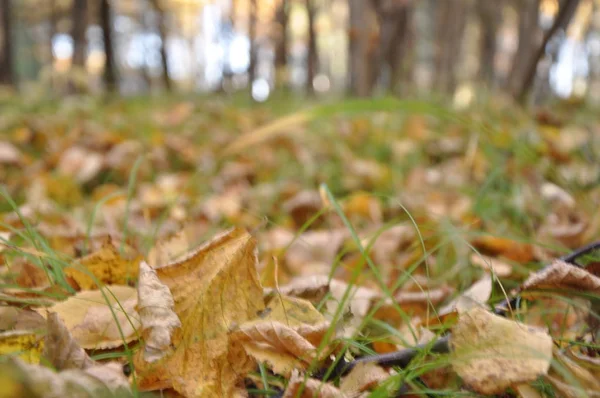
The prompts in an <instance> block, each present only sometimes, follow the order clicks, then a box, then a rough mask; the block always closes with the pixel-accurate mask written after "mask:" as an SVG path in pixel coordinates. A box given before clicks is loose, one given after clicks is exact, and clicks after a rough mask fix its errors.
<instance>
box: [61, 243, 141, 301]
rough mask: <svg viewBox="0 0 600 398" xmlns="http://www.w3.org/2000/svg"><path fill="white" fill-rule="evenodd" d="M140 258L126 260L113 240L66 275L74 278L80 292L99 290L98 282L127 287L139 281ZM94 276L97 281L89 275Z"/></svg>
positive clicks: (72, 267)
mask: <svg viewBox="0 0 600 398" xmlns="http://www.w3.org/2000/svg"><path fill="white" fill-rule="evenodd" d="M139 262H140V258H139V257H138V258H133V259H129V260H128V259H125V258H123V257H122V256H121V255H120V254H119V252H118V251H117V248H116V247H115V246H114V245H113V243H112V241H111V239H110V238H109V239H107V240H106V241H105V242H104V244H103V245H102V247H101V248H100V249H99V250H98V251H96V252H94V253H91V254H89V255H87V256H85V257H83V258H82V259H80V260H79V261H78V262H77V264H75V265H73V266H71V267H68V268H66V269H65V275H66V276H68V277H70V278H72V279H73V280H74V281H75V283H76V284H77V287H78V288H79V289H80V290H95V289H98V288H99V286H98V282H100V283H101V285H100V286H102V284H106V285H127V284H132V282H134V281H135V280H136V279H137V273H138V264H139ZM90 273H91V274H92V275H93V276H94V278H95V279H97V281H96V280H95V279H94V278H92V277H91V276H90V275H89V274H90Z"/></svg>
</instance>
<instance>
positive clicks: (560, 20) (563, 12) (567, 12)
mask: <svg viewBox="0 0 600 398" xmlns="http://www.w3.org/2000/svg"><path fill="white" fill-rule="evenodd" d="M578 5H579V0H563V1H562V2H561V4H560V7H559V10H558V14H557V15H556V17H555V18H554V22H553V23H552V26H551V27H550V29H548V31H547V32H546V33H545V34H544V38H543V40H542V42H541V44H540V45H539V46H538V47H537V49H536V51H535V52H534V53H533V56H532V57H531V59H530V60H529V62H528V63H527V66H526V68H525V74H524V76H523V78H522V79H521V81H520V84H518V86H517V87H518V91H517V92H516V94H517V99H519V100H521V101H523V100H524V99H525V97H526V95H527V93H528V92H529V90H530V89H531V86H532V85H533V81H534V79H535V74H536V71H537V65H538V63H539V61H540V59H541V58H542V56H543V55H544V52H545V50H546V46H547V45H548V42H549V41H550V39H551V38H552V37H553V36H554V35H555V34H556V32H558V31H559V30H560V29H566V28H567V26H568V25H569V23H570V22H571V19H572V18H573V15H575V11H576V10H577V6H578Z"/></svg>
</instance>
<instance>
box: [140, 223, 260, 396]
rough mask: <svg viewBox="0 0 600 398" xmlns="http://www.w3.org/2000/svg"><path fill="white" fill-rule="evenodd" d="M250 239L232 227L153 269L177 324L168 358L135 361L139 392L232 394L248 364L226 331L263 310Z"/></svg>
mask: <svg viewBox="0 0 600 398" xmlns="http://www.w3.org/2000/svg"><path fill="white" fill-rule="evenodd" d="M256 266H257V253H256V243H255V240H254V239H253V238H252V237H251V236H250V234H248V233H247V232H246V231H244V230H241V229H233V230H229V231H227V232H224V233H222V234H220V235H217V236H216V237H214V238H213V239H212V240H210V241H209V242H206V243H205V244H203V245H201V246H199V247H198V248H197V249H195V250H194V251H192V252H190V253H189V254H188V255H187V256H186V257H184V258H183V259H182V260H181V261H179V262H175V263H171V264H169V265H167V266H164V267H161V268H158V269H157V270H156V272H157V275H158V278H159V280H160V281H161V282H162V283H163V284H165V285H166V286H167V287H168V288H169V289H170V291H171V293H172V295H173V299H174V300H175V313H176V314H177V315H178V316H179V319H180V321H181V324H182V333H181V342H180V343H179V344H178V345H177V347H175V351H174V352H173V354H171V355H169V356H166V357H165V358H163V359H161V360H158V361H156V362H153V363H149V362H146V361H145V360H144V358H143V355H144V354H143V352H142V351H140V352H139V353H138V355H136V356H135V358H134V363H135V368H136V371H137V372H138V374H139V377H138V380H139V383H140V387H141V388H143V389H156V388H168V387H169V386H173V388H174V389H175V390H176V391H178V392H179V393H181V394H183V395H186V396H188V397H214V396H227V397H231V396H236V395H239V394H242V390H241V386H242V385H241V382H242V379H243V377H244V375H245V374H246V373H247V372H248V371H250V370H251V369H252V368H253V366H254V363H253V360H252V359H251V358H250V357H248V355H247V354H246V353H245V351H244V348H243V347H242V345H241V344H240V343H234V342H232V341H231V338H230V333H231V331H233V330H235V329H236V328H237V327H238V326H239V325H240V324H242V323H244V322H245V321H247V320H249V319H252V318H255V317H256V316H257V315H258V314H259V313H260V312H261V311H262V310H263V308H264V303H263V294H262V287H261V286H260V282H259V279H258V273H257V271H256Z"/></svg>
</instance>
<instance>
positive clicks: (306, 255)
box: [285, 228, 349, 275]
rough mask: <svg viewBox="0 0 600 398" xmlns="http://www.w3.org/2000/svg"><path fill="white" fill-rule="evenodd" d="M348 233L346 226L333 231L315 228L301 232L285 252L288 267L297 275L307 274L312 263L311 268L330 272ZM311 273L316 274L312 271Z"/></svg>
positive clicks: (323, 273) (322, 272)
mask: <svg viewBox="0 0 600 398" xmlns="http://www.w3.org/2000/svg"><path fill="white" fill-rule="evenodd" d="M348 234H349V233H348V230H347V229H346V228H341V229H337V230H332V231H330V230H326V231H325V230H315V231H308V232H305V233H303V234H301V235H300V236H299V237H298V238H297V239H296V240H295V241H294V242H293V243H292V244H291V245H290V246H289V248H288V250H287V252H286V253H285V260H286V264H287V266H288V268H289V269H290V270H291V271H292V272H293V273H294V274H295V275H303V274H304V275H306V274H307V269H309V267H308V266H309V265H310V266H311V267H310V269H311V270H313V271H314V270H315V269H317V270H320V272H317V273H318V274H322V275H326V274H328V273H329V272H330V270H331V265H332V264H333V261H334V260H335V256H336V255H337V253H338V250H339V249H340V248H341V247H342V244H343V243H344V240H345V239H346V237H348ZM310 273H311V274H313V275H314V274H315V272H312V271H311V272H310Z"/></svg>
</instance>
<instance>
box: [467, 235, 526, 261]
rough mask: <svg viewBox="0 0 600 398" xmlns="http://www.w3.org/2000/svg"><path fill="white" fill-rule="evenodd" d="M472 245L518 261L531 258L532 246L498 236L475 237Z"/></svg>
mask: <svg viewBox="0 0 600 398" xmlns="http://www.w3.org/2000/svg"><path fill="white" fill-rule="evenodd" d="M472 244H473V246H475V248H477V249H478V250H480V251H483V252H484V253H486V254H491V255H493V256H502V257H504V258H507V259H509V260H513V261H516V262H518V263H526V262H528V261H531V260H533V247H532V246H531V245H529V244H526V243H521V242H517V241H514V240H511V239H506V238H500V237H498V236H492V235H483V236H479V237H477V238H475V239H474V240H473V242H472Z"/></svg>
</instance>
